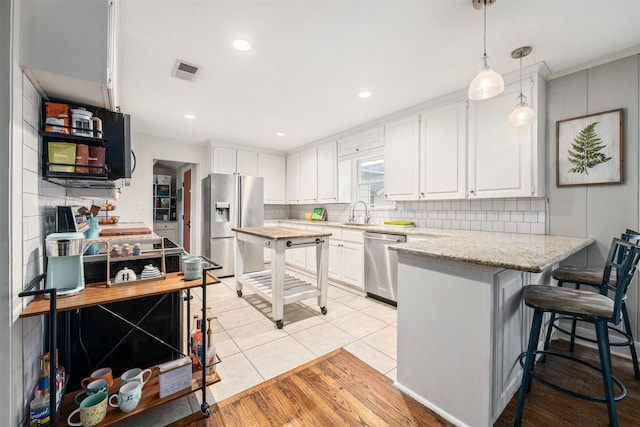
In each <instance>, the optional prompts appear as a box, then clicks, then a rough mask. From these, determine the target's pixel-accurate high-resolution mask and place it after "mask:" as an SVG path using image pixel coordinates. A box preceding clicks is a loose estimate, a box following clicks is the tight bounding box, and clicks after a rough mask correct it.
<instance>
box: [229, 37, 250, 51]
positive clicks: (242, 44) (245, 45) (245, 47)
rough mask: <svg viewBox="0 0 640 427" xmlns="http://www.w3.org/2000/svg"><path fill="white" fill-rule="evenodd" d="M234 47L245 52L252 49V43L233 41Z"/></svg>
mask: <svg viewBox="0 0 640 427" xmlns="http://www.w3.org/2000/svg"><path fill="white" fill-rule="evenodd" d="M233 47H235V48H236V49H238V50H241V51H243V52H246V51H247V50H249V49H251V43H249V42H248V41H247V40H244V39H236V40H234V41H233Z"/></svg>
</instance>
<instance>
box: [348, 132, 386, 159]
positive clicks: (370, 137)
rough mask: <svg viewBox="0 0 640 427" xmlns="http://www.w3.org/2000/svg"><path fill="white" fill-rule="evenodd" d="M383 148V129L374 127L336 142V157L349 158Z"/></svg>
mask: <svg viewBox="0 0 640 427" xmlns="http://www.w3.org/2000/svg"><path fill="white" fill-rule="evenodd" d="M383 146H384V128H383V127H382V126H378V127H375V128H373V129H369V130H366V131H363V132H360V133H357V134H355V135H352V136H348V137H346V138H342V139H340V140H339V141H338V156H339V157H343V156H349V155H352V154H358V153H362V152H363V151H367V150H372V149H374V148H382V147H383Z"/></svg>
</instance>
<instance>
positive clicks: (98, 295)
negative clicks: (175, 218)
mask: <svg viewBox="0 0 640 427" xmlns="http://www.w3.org/2000/svg"><path fill="white" fill-rule="evenodd" d="M205 261H207V262H209V263H210V264H209V266H207V267H204V268H203V269H202V280H201V282H200V281H198V280H193V281H185V280H183V278H182V276H180V275H178V273H169V274H167V277H165V278H164V279H162V280H158V281H156V282H154V281H148V282H143V283H136V284H132V285H130V290H131V289H135V295H134V296H132V295H131V293H130V292H128V291H127V289H126V288H127V287H126V286H118V287H106V286H87V287H85V289H84V291H83V292H81V293H79V294H77V295H74V296H71V297H67V298H61V299H56V291H57V290H56V289H53V288H52V289H34V288H36V287H37V286H38V285H39V284H40V283H41V282H42V281H43V279H44V278H45V275H44V274H43V275H40V276H38V277H37V278H35V279H34V280H33V281H32V282H30V283H29V285H28V287H27V288H26V289H25V290H24V291H23V292H21V293H20V294H19V296H20V297H28V296H35V297H36V298H35V299H34V300H32V301H31V302H30V303H29V304H28V305H27V307H26V308H25V309H24V310H23V311H22V313H21V314H20V317H29V316H35V315H43V314H44V315H47V320H46V321H47V329H48V331H47V332H48V333H47V342H46V343H45V348H48V349H49V352H50V353H51V354H50V361H51V362H50V363H51V366H52V369H51V370H50V382H49V389H50V391H49V394H50V396H55V392H56V390H55V387H56V383H55V375H56V370H55V366H57V360H56V355H55V353H56V352H55V351H51V349H55V348H57V345H58V343H57V341H56V337H57V324H56V314H57V313H60V312H69V311H71V310H75V309H78V308H85V307H92V306H97V307H99V308H101V309H103V310H104V311H105V312H107V313H110V314H111V315H114V316H116V317H118V318H119V319H120V320H122V321H124V322H125V323H127V324H128V325H129V326H130V327H131V331H133V330H134V329H135V330H138V331H141V332H143V333H144V334H146V335H148V336H150V337H152V338H153V339H155V340H158V341H159V342H160V343H161V344H163V345H165V346H168V347H170V348H172V349H173V350H174V351H176V352H177V353H179V354H182V355H184V356H187V354H185V353H183V352H182V351H181V350H179V349H175V348H173V347H172V346H170V345H169V344H167V343H165V342H164V341H162V340H161V339H159V338H157V337H155V336H154V335H153V334H151V333H150V332H148V331H146V330H144V329H142V328H141V327H140V326H139V323H140V322H138V324H136V323H133V322H130V321H129V320H127V319H124V318H123V317H122V316H119V315H118V314H117V313H114V312H113V311H111V310H109V308H108V307H105V306H104V304H107V303H110V302H118V301H122V300H125V299H130V298H137V297H143V296H148V295H160V294H166V293H169V292H181V291H186V298H185V301H187V313H188V314H187V315H188V316H190V308H191V288H195V287H199V286H200V287H201V288H202V298H203V304H202V314H203V318H206V310H207V307H206V297H207V286H208V285H210V284H215V283H219V280H218V279H217V278H215V277H214V276H212V275H210V274H211V272H212V271H213V270H216V269H219V268H221V266H219V265H217V264H215V263H213V262H211V261H209V260H208V259H205ZM208 277H209V278H210V277H214V278H215V280H208ZM44 295H47V296H48V298H45V297H44ZM151 310H153V308H152V309H151ZM65 328H66V329H67V331H66V332H65V336H66V337H67V338H68V337H69V333H68V332H69V331H68V325H67V326H65ZM201 332H202V340H203V347H204V348H206V346H207V334H206V332H207V331H206V323H204V322H203V323H202V331H201ZM67 341H68V339H67ZM47 344H48V345H47ZM64 345H67V343H64ZM66 354H68V353H66ZM103 360H104V359H103ZM101 362H102V361H101ZM101 362H99V363H101ZM219 362H220V359H219V357H218V356H217V355H216V359H215V361H214V364H217V363H219ZM200 365H201V367H202V370H201V372H199V375H201V378H199V379H198V377H196V379H195V384H196V385H197V388H194V386H193V385H192V387H190V388H188V389H185V390H184V391H183V392H178V393H174V394H172V395H170V396H167V397H164V398H159V397H157V396H155V395H156V394H157V391H156V390H157V375H155V376H154V378H152V379H151V380H150V381H149V384H150V385H147V387H146V388H145V390H144V391H143V396H144V395H145V394H147V395H149V394H151V395H152V396H151V398H148V399H146V400H147V402H148V403H147V404H145V405H142V400H143V399H141V403H140V404H139V405H138V407H137V408H136V409H135V410H133V411H131V412H128V413H123V412H121V411H108V412H107V416H106V418H105V419H104V420H103V421H101V423H100V425H102V426H108V425H113V424H117V423H118V422H121V421H122V420H124V419H125V418H128V417H131V416H134V415H138V414H140V413H142V412H145V411H147V410H149V409H152V408H153V407H156V406H159V405H162V404H164V403H166V402H168V401H171V400H174V399H176V398H178V397H181V396H184V395H186V394H188V393H191V392H193V391H197V390H200V391H201V392H202V404H201V407H200V409H201V412H202V415H203V416H204V417H209V416H210V414H211V412H210V407H209V404H208V403H207V398H206V387H207V385H208V383H207V381H206V370H207V363H200ZM69 368H70V367H69V366H67V369H68V370H69V371H70V369H69ZM216 378H217V379H216V380H214V381H213V382H216V381H219V377H217V375H216ZM213 382H211V383H213ZM66 383H68V381H66ZM66 383H65V388H66ZM114 386H115V382H114ZM154 396H155V398H154ZM143 398H144V397H143ZM49 405H50V406H49V407H50V413H51V425H52V426H53V425H56V423H57V421H58V419H63V421H65V422H66V418H64V417H61V415H63V414H66V413H69V412H71V410H72V409H73V408H74V402H73V396H71V394H69V395H67V396H66V397H64V398H63V399H62V402H61V404H60V407H59V411H56V399H55V398H52V399H51V400H50V403H49Z"/></svg>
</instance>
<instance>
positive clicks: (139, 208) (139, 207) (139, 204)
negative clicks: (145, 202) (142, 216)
mask: <svg viewBox="0 0 640 427" xmlns="http://www.w3.org/2000/svg"><path fill="white" fill-rule="evenodd" d="M136 209H138V210H139V211H141V210H142V203H140V202H138V203H136Z"/></svg>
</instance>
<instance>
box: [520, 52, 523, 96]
mask: <svg viewBox="0 0 640 427" xmlns="http://www.w3.org/2000/svg"><path fill="white" fill-rule="evenodd" d="M520 96H521V97H522V96H523V94H522V52H520Z"/></svg>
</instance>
